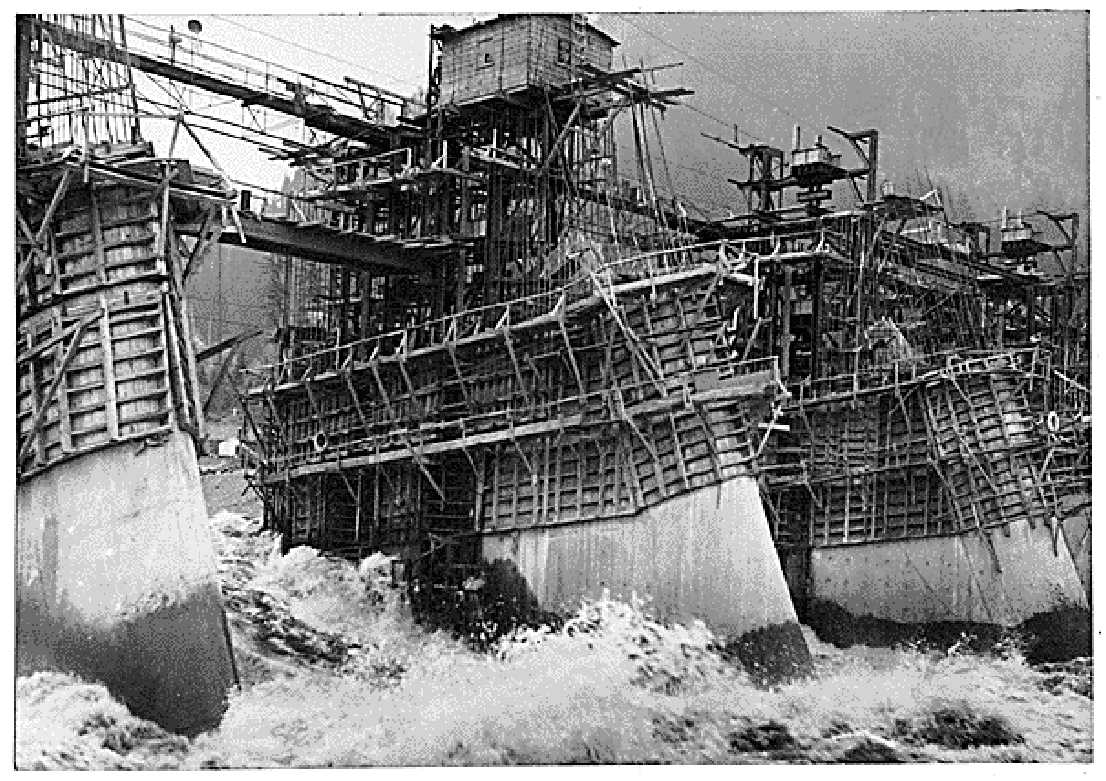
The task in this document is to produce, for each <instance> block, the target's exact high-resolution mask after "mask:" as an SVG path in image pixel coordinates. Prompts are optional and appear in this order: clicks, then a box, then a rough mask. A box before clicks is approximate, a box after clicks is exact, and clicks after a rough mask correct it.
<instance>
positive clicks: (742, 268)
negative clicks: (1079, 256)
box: [247, 17, 1090, 599]
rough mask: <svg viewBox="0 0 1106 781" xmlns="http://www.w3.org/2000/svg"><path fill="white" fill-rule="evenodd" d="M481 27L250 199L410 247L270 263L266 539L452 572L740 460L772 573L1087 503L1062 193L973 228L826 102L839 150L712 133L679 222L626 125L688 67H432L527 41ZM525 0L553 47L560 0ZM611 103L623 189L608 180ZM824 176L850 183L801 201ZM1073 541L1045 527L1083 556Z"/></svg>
mask: <svg viewBox="0 0 1106 781" xmlns="http://www.w3.org/2000/svg"><path fill="white" fill-rule="evenodd" d="M511 23H512V18H511V17H507V18H506V19H505V20H502V21H499V22H495V23H488V25H487V27H490V28H495V27H496V25H499V27H500V28H502V29H503V30H504V31H505V34H504V35H503V37H502V39H495V40H492V47H493V48H494V52H493V51H492V49H490V48H488V46H487V40H488V39H486V37H485V36H484V35H483V32H481V34H480V35H479V36H475V37H474V33H475V32H476V30H475V29H474V30H470V31H468V32H466V31H452V30H436V31H434V32H433V33H432V42H433V48H432V55H431V57H432V60H431V61H432V68H431V78H430V83H429V89H428V95H429V98H428V110H427V112H426V114H425V116H423V117H421V118H419V120H420V121H421V122H422V123H423V125H424V127H423V129H422V131H421V132H420V133H414V132H407V131H405V132H404V133H401V134H400V135H397V136H395V137H394V138H393V139H392V141H391V143H390V144H381V145H377V146H375V147H371V146H365V145H360V146H353V145H349V144H346V143H344V142H338V143H335V144H331V145H326V146H322V147H319V148H316V149H313V150H307V151H305V150H298V151H297V152H295V153H293V154H290V155H289V157H290V159H292V160H293V162H295V163H297V164H299V165H300V166H302V174H301V175H298V176H297V181H298V184H299V190H298V193H297V194H296V195H295V196H294V197H288V198H284V199H283V203H282V207H281V208H283V209H284V215H283V216H281V217H277V218H276V219H282V220H284V221H285V222H287V223H289V224H296V225H298V226H300V227H301V228H306V229H309V230H319V231H329V232H332V233H341V234H344V235H351V236H358V237H369V239H370V240H371V241H375V242H378V243H381V244H383V243H387V242H393V243H402V244H403V246H404V247H406V250H405V251H406V252H408V253H411V254H408V255H407V257H408V258H409V261H408V265H407V268H406V271H407V272H409V273H408V274H403V273H401V270H400V268H399V266H398V264H397V265H395V266H392V267H390V268H389V267H384V266H383V265H380V264H374V262H373V258H372V257H370V258H367V259H366V260H367V262H366V263H363V264H354V263H346V264H345V265H329V266H328V265H322V264H319V263H316V262H312V261H309V260H302V259H293V258H291V257H289V258H287V259H286V260H285V268H284V273H283V276H282V281H283V291H282V292H283V295H284V301H285V304H284V312H285V321H284V324H283V327H282V330H281V340H282V345H281V346H282V361H281V362H280V363H279V364H277V365H274V366H272V367H267V372H268V373H267V375H263V376H259V377H257V382H256V383H255V385H256V387H255V389H254V390H253V391H251V392H250V394H249V398H248V404H247V411H248V414H249V416H250V418H249V421H250V422H249V425H250V426H251V427H252V431H251V432H250V433H252V435H253V436H254V437H255V438H256V439H257V441H258V443H259V444H261V445H262V446H263V452H262V453H261V463H260V469H259V471H258V474H257V483H258V485H259V486H260V487H261V488H262V491H263V493H264V495H265V501H266V518H267V519H268V522H269V523H270V524H271V525H272V526H273V527H274V528H276V529H278V530H280V531H281V532H283V534H284V544H285V545H286V546H291V545H295V544H299V543H305V542H306V543H310V544H313V545H317V546H319V547H322V548H326V549H330V550H335V551H340V552H343V553H346V554H349V555H355V554H356V555H359V554H360V553H362V552H364V551H368V550H371V549H374V548H377V547H383V548H385V549H388V550H393V551H398V552H402V553H403V555H405V556H406V557H407V558H408V560H409V561H412V562H416V561H417V562H425V561H426V559H427V558H428V557H429V556H430V555H431V554H434V555H445V558H446V559H448V561H449V562H450V563H453V564H457V565H458V566H457V569H459V570H461V571H468V570H471V569H475V568H477V562H479V539H480V538H481V537H482V536H483V537H484V538H487V537H488V536H489V535H494V534H495V533H496V532H497V531H498V530H505V529H512V528H537V527H541V526H544V525H556V524H561V523H572V522H576V521H587V520H589V519H590V520H595V519H601V518H604V517H611V516H618V515H621V514H628V515H629V514H633V513H634V512H637V511H640V510H641V508H643V507H647V506H649V505H651V504H654V503H656V502H657V501H659V500H660V499H662V498H664V497H667V496H670V495H674V494H677V493H679V492H681V491H688V490H693V489H694V488H695V487H696V486H698V485H701V484H705V483H709V482H710V481H712V480H713V481H718V480H721V479H724V478H725V477H726V476H727V475H733V474H737V473H738V472H740V473H743V474H750V475H758V476H759V479H760V484H761V496H762V498H763V500H764V504H765V508H766V510H767V512H768V515H769V518H770V520H771V526H772V531H773V534H774V537H775V539H776V543H777V547H778V549H779V551H780V554H781V558H782V559H783V560H784V562H785V564H786V565H787V567H788V570H789V580H791V581H792V583H791V585H792V590H793V592H794V593H795V594H796V596H797V597H798V598H799V599H801V597H802V595H803V594H804V593H805V591H806V586H805V579H806V578H807V577H808V573H806V572H805V569H806V565H805V564H804V563H803V562H804V561H806V560H807V559H808V557H809V553H810V551H811V550H812V549H813V548H816V547H819V546H834V545H845V544H855V543H861V542H873V541H879V540H891V539H912V538H920V537H928V536H932V535H950V534H962V533H966V532H972V533H976V534H978V535H980V537H981V539H988V535H989V534H991V532H992V530H993V529H996V528H997V529H1001V530H1002V533H1003V534H1008V533H1009V526H1010V524H1012V523H1014V522H1016V521H1020V520H1024V521H1026V522H1028V523H1030V524H1032V525H1034V526H1036V525H1037V524H1038V523H1040V524H1044V525H1047V526H1048V527H1049V528H1050V529H1051V530H1052V531H1051V534H1052V536H1053V539H1054V541H1055V540H1056V539H1058V538H1059V531H1058V530H1059V529H1060V527H1061V526H1062V524H1063V519H1064V518H1065V516H1066V515H1071V514H1072V513H1073V512H1075V511H1077V510H1078V509H1080V507H1081V506H1082V507H1083V508H1084V509H1085V506H1086V504H1087V503H1088V501H1089V499H1088V498H1087V497H1088V496H1089V491H1088V488H1089V479H1090V457H1089V453H1090V449H1089V361H1088V356H1089V352H1088V328H1087V323H1088V317H1089V312H1088V309H1087V305H1086V299H1085V295H1086V287H1087V286H1086V274H1085V272H1080V271H1079V266H1078V263H1077V261H1076V246H1077V235H1076V234H1077V228H1078V220H1077V217H1076V216H1075V215H1059V216H1056V215H1045V216H1046V217H1048V218H1049V219H1050V220H1051V221H1052V222H1053V223H1054V224H1055V225H1056V226H1057V227H1058V228H1059V229H1060V232H1061V233H1062V235H1063V237H1064V239H1065V241H1062V242H1061V243H1058V244H1047V243H1044V242H1042V241H1040V240H1039V234H1038V233H1037V232H1036V231H1035V230H1033V229H1032V227H1031V226H1029V224H1028V222H1027V221H1023V220H1021V219H1020V218H1019V219H1018V220H1011V221H1006V220H1004V222H1003V225H1002V230H1001V242H998V243H996V242H992V240H991V239H992V236H991V232H990V229H989V228H988V227H987V226H986V225H983V224H979V223H959V224H954V223H951V222H950V219H949V216H948V214H947V213H946V212H945V210H944V208H943V206H942V204H941V203H940V196H939V194H938V196H937V198H936V199H934V198H932V197H930V196H927V197H926V198H914V197H909V196H902V195H895V194H894V192H893V190H892V189H890V188H885V189H884V190H883V191H882V192H881V191H880V189H879V188H877V186H876V182H877V176H878V169H877V161H878V149H879V147H878V132H877V131H875V130H865V131H860V132H847V131H842V130H839V129H836V128H830V130H832V131H833V132H835V133H837V134H838V135H840V136H842V137H843V138H845V139H846V140H847V141H848V142H849V144H850V145H851V147H852V149H853V151H854V152H855V153H856V155H857V157H858V158H859V163H858V164H857V165H855V166H853V167H849V166H846V165H842V163H841V155H837V154H834V153H831V152H830V151H829V149H828V147H827V146H826V145H825V144H823V143H822V140H821V137H819V138H818V139H817V140H816V142H815V143H814V144H812V145H808V146H804V145H803V143H802V141H801V138H800V136H799V133H798V129H796V135H795V140H794V149H793V150H792V152H791V156H790V166H789V167H788V166H786V165H785V163H784V160H785V157H786V156H785V154H784V153H783V152H782V151H781V150H776V149H774V148H771V147H767V146H763V145H754V146H749V147H741V146H739V145H737V144H732V143H729V142H725V141H723V143H725V144H726V145H727V146H729V147H731V148H733V149H736V150H737V151H738V152H739V153H741V154H742V155H744V156H746V157H747V158H749V165H750V167H749V178H748V179H747V180H745V181H737V180H734V183H735V184H737V185H738V186H739V187H741V188H742V189H743V190H744V191H745V192H746V193H747V195H748V199H747V200H748V204H747V206H748V207H749V211H748V213H747V214H744V215H741V216H740V217H737V218H732V219H727V220H722V221H718V222H714V223H704V222H696V221H692V220H689V219H687V217H686V214H685V213H684V212H683V209H682V208H681V205H680V204H679V203H678V202H677V201H671V202H666V201H665V200H664V199H661V198H658V197H657V189H658V188H657V182H656V178H657V176H655V175H654V173H653V169H654V163H655V161H657V160H660V161H662V163H666V161H664V160H663V150H662V148H661V147H659V143H658V142H659V138H658V140H657V142H654V145H655V148H653V147H651V146H650V139H649V137H648V133H647V132H646V130H647V128H648V127H649V122H648V120H649V119H650V113H651V112H653V111H657V110H661V109H663V108H664V107H665V106H668V105H671V104H672V102H673V101H672V99H673V97H677V96H678V95H680V94H685V93H686V91H684V90H673V91H667V92H661V91H658V90H656V89H654V88H653V87H651V86H650V82H649V79H650V77H651V70H650V69H648V68H645V67H644V66H642V67H639V68H627V69H625V70H622V71H613V70H610V67H611V66H610V58H609V55H603V56H601V57H599V58H597V59H596V61H595V62H589V63H587V64H581V65H579V66H571V67H570V66H569V64H568V62H566V63H564V64H565V71H564V72H563V73H560V74H557V78H552V79H550V80H549V81H548V82H546V83H542V84H535V83H532V80H533V79H534V73H535V72H538V73H542V72H541V71H540V69H539V70H538V71H535V69H534V68H533V67H532V66H528V69H527V70H525V71H522V72H521V75H520V74H517V73H516V74H515V75H514V76H512V74H511V73H510V72H507V73H506V74H504V73H497V74H495V78H491V79H490V81H489V78H488V74H487V73H485V72H481V71H480V70H479V69H477V70H475V71H473V72H472V73H468V72H467V71H465V69H464V68H463V67H460V66H458V65H457V61H458V60H460V61H461V62H462V64H463V63H464V62H467V60H468V59H476V60H479V61H480V62H487V61H488V59H489V58H490V59H491V62H492V64H493V65H495V66H496V67H497V68H498V67H499V64H500V63H501V62H502V61H504V60H509V59H510V56H509V54H507V52H508V51H509V49H510V47H511V46H512V45H515V46H516V47H518V48H519V50H520V51H527V52H530V53H528V54H526V55H525V56H526V57H531V56H532V52H533V46H534V43H533V42H534V41H536V40H537V41H540V40H541V36H542V33H541V32H540V31H539V32H538V33H536V34H535V30H534V28H533V27H528V28H526V29H525V30H521V31H518V30H516V31H515V32H517V33H519V35H521V36H522V38H523V39H525V40H529V42H530V43H529V44H523V43H519V41H518V40H516V39H515V38H512V31H511ZM556 24H559V25H564V26H565V28H566V29H565V31H562V32H561V33H559V34H561V35H563V36H564V38H567V39H569V40H572V41H577V40H580V39H579V38H577V37H576V35H577V33H578V30H577V27H578V26H579V24H580V23H579V22H578V21H576V20H568V19H560V18H557V20H556ZM539 27H540V26H539ZM482 29H483V28H482ZM555 37H556V34H554V38H555ZM476 40H478V41H480V42H483V44H482V45H483V46H484V49H487V51H485V50H484V49H481V48H479V47H477V48H472V46H473V41H476ZM584 40H586V41H591V42H592V43H593V44H594V43H595V42H596V41H600V40H601V39H598V38H595V37H594V36H593V37H592V38H587V36H586V35H585V36H584ZM574 45H576V44H575V43H573V44H572V45H570V46H569V47H568V48H569V51H570V52H571V51H572V46H574ZM581 45H585V44H581ZM450 46H455V47H456V48H455V49H454V50H453V51H451V50H450V48H449V47H450ZM526 46H529V47H531V48H529V49H527V48H526ZM466 47H468V48H466ZM495 47H498V48H495ZM470 48H472V50H471V51H470V50H469V49H470ZM538 49H539V50H540V49H541V45H538ZM552 50H553V51H557V50H558V49H557V48H553V49H552ZM518 56H520V57H521V56H522V55H518ZM500 58H503V59H502V60H501V59H500ZM566 60H570V61H571V60H572V58H571V57H567V58H566ZM443 62H444V63H445V65H443V64H442V63H443ZM451 63H452V65H451ZM597 63H598V64H597ZM443 73H444V74H446V75H445V76H444V77H443ZM451 73H452V74H454V75H453V76H452V77H451V76H450V75H449V74H451ZM458 73H460V74H462V75H461V76H458V75H457V74H458ZM465 73H468V75H467V76H466V75H464V74H465ZM543 77H544V76H543ZM450 78H455V79H459V80H458V81H457V82H456V83H454V84H453V85H452V89H450V88H449V84H448V82H449V79H450ZM512 79H515V83H512ZM483 82H489V83H491V84H493V86H492V87H488V86H487V85H484V86H483V87H481V86H480V84H482V83H483ZM443 83H445V85H446V86H445V87H443ZM457 94H461V95H462V96H463V99H462V100H461V101H460V102H448V101H446V100H444V98H443V96H444V95H453V96H456V95H457ZM627 109H628V111H627ZM624 111H626V113H628V114H629V119H630V120H631V122H632V125H633V131H634V140H635V152H636V161H637V167H636V169H635V171H634V173H635V174H636V176H637V179H638V181H637V182H636V183H631V182H628V181H626V180H625V179H623V178H622V177H620V176H619V175H618V173H617V156H616V155H615V154H614V145H613V135H612V127H613V120H614V119H615V117H616V116H617V115H618V114H619V113H620V112H624ZM719 140H721V139H719ZM839 180H840V181H846V180H847V181H848V182H849V183H850V184H852V185H853V186H854V189H855V192H856V196H857V200H858V201H859V205H858V206H857V207H856V208H852V209H846V210H836V211H834V210H830V209H828V208H825V206H824V204H825V202H826V201H828V200H829V199H830V198H831V195H832V193H831V190H830V189H828V185H831V184H832V183H833V182H835V181H839ZM792 189H797V190H799V192H798V197H797V201H798V202H797V204H796V205H794V206H785V205H784V203H783V200H784V193H785V192H786V191H788V190H792ZM264 208H265V207H262V213H265V212H264ZM269 213H270V214H271V213H272V212H271V211H270V212H269ZM270 219H273V218H270ZM704 239H705V240H707V241H704ZM415 252H417V253H419V254H418V256H417V257H416V255H415V254H413V253H415ZM1040 255H1043V256H1045V257H1049V256H1052V257H1054V258H1055V259H1056V260H1057V263H1056V264H1053V265H1054V268H1051V269H1048V270H1042V269H1038V268H1037V267H1036V266H1037V263H1036V261H1037V257H1038V256H1040ZM1056 268H1058V269H1059V272H1057V271H1056ZM742 275H744V276H742ZM714 279H717V280H719V281H718V282H715V283H713V284H714V289H711V288H710V284H709V283H708V280H714ZM739 281H740V284H739ZM723 294H725V295H723ZM720 296H722V297H720ZM608 345H609V347H608ZM745 375H750V376H752V377H756V378H757V379H756V380H755V382H754V381H750V380H742V381H740V382H737V384H735V385H733V386H732V387H727V383H729V382H736V378H739V377H743V376H745ZM713 383H721V384H720V385H719V386H718V387H715V386H714V385H713ZM781 383H782V384H783V385H784V386H786V388H787V389H788V393H786V394H785V393H784V392H782V389H781V388H780V384H781ZM756 386H759V389H758V387H756ZM703 393H707V394H715V395H714V396H703V395H702V394H703ZM717 394H722V395H721V396H719V395H717ZM726 394H730V395H729V396H726ZM724 396H725V401H723V397H724ZM705 398H710V399H712V400H713V401H714V402H718V408H716V409H714V410H713V411H712V410H711V409H709V405H708V406H707V407H702V404H701V402H702V401H703V400H704V399H705ZM723 409H728V412H726V413H724V412H723ZM842 410H844V411H842ZM727 414H728V415H729V416H730V417H727ZM596 432H602V433H601V434H600V435H599V436H595V434H596ZM1087 535H1089V529H1088V530H1087V532H1086V533H1085V534H1083V535H1082V536H1081V537H1080V539H1076V540H1070V542H1071V543H1072V544H1073V545H1074V546H1077V547H1084V548H1086V549H1087V550H1088V551H1089V542H1088V536H1087ZM1069 536H1071V535H1069ZM460 548H463V551H464V552H463V553H458V550H459V549H460Z"/></svg>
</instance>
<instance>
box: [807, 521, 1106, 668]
mask: <svg viewBox="0 0 1106 781" xmlns="http://www.w3.org/2000/svg"><path fill="white" fill-rule="evenodd" d="M990 539H991V544H990V545H988V543H987V542H985V541H984V540H983V539H981V538H980V536H979V535H978V534H976V533H974V532H972V533H967V534H961V535H956V536H949V537H931V538H923V539H912V540H896V541H893V542H877V543H865V544H861V545H848V546H840V547H834V548H815V549H813V550H812V551H811V561H810V574H811V580H810V595H811V604H810V607H809V608H808V610H807V611H806V612H807V615H806V616H804V618H805V621H806V623H808V624H809V625H811V626H812V627H813V628H814V629H815V630H816V631H817V632H818V633H819V635H820V636H821V637H823V638H824V639H827V640H830V641H831V642H842V641H846V642H866V643H880V642H888V641H891V642H894V641H900V640H903V639H908V638H912V637H926V636H928V637H930V638H932V639H936V640H938V641H940V642H943V641H944V640H946V639H949V638H951V640H950V642H955V640H956V638H957V637H958V635H959V633H960V632H961V631H966V632H969V633H971V634H977V635H980V634H983V635H984V636H988V635H990V634H994V636H995V639H997V634H998V633H999V632H1001V630H1003V629H1019V628H1020V629H1023V630H1025V631H1027V632H1028V633H1030V634H1034V635H1036V636H1037V637H1038V638H1040V640H1041V641H1046V640H1047V642H1048V643H1050V644H1052V645H1053V646H1054V650H1052V651H1049V652H1048V653H1047V654H1046V655H1048V656H1055V655H1056V654H1063V653H1069V652H1070V655H1081V653H1082V651H1081V649H1084V648H1086V649H1087V651H1088V652H1089V637H1090V634H1089V632H1090V612H1089V610H1088V604H1087V599H1086V595H1085V593H1084V591H1083V585H1082V583H1081V582H1080V578H1079V574H1078V573H1077V571H1076V567H1075V563H1074V562H1073V560H1072V557H1071V554H1070V552H1069V550H1068V546H1067V545H1066V543H1065V540H1064V539H1063V537H1062V536H1061V537H1059V538H1055V539H1054V538H1053V536H1052V531H1051V530H1050V529H1049V528H1047V527H1046V526H1044V525H1043V524H1038V525H1037V527H1036V528H1030V526H1029V524H1028V523H1026V522H1021V523H1016V524H1011V526H1010V535H1009V536H1006V535H1004V534H1003V533H1002V532H1001V530H995V531H993V532H991V534H990ZM992 546H993V550H992V549H991V548H992ZM1034 627H1038V629H1037V630H1036V631H1034ZM900 628H901V629H900ZM988 628H993V629H995V630H996V632H991V631H990V630H989V629H988ZM923 630H924V631H923ZM1057 633H1062V634H1063V635H1064V636H1065V637H1066V638H1067V639H1068V640H1070V643H1062V644H1061V645H1064V646H1070V648H1068V650H1067V651H1064V650H1061V649H1060V646H1059V645H1056V644H1055V642H1054V641H1055V638H1054V637H1053V635H1056V634H1057ZM1030 655H1031V656H1032V655H1033V651H1032V648H1031V649H1030Z"/></svg>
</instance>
